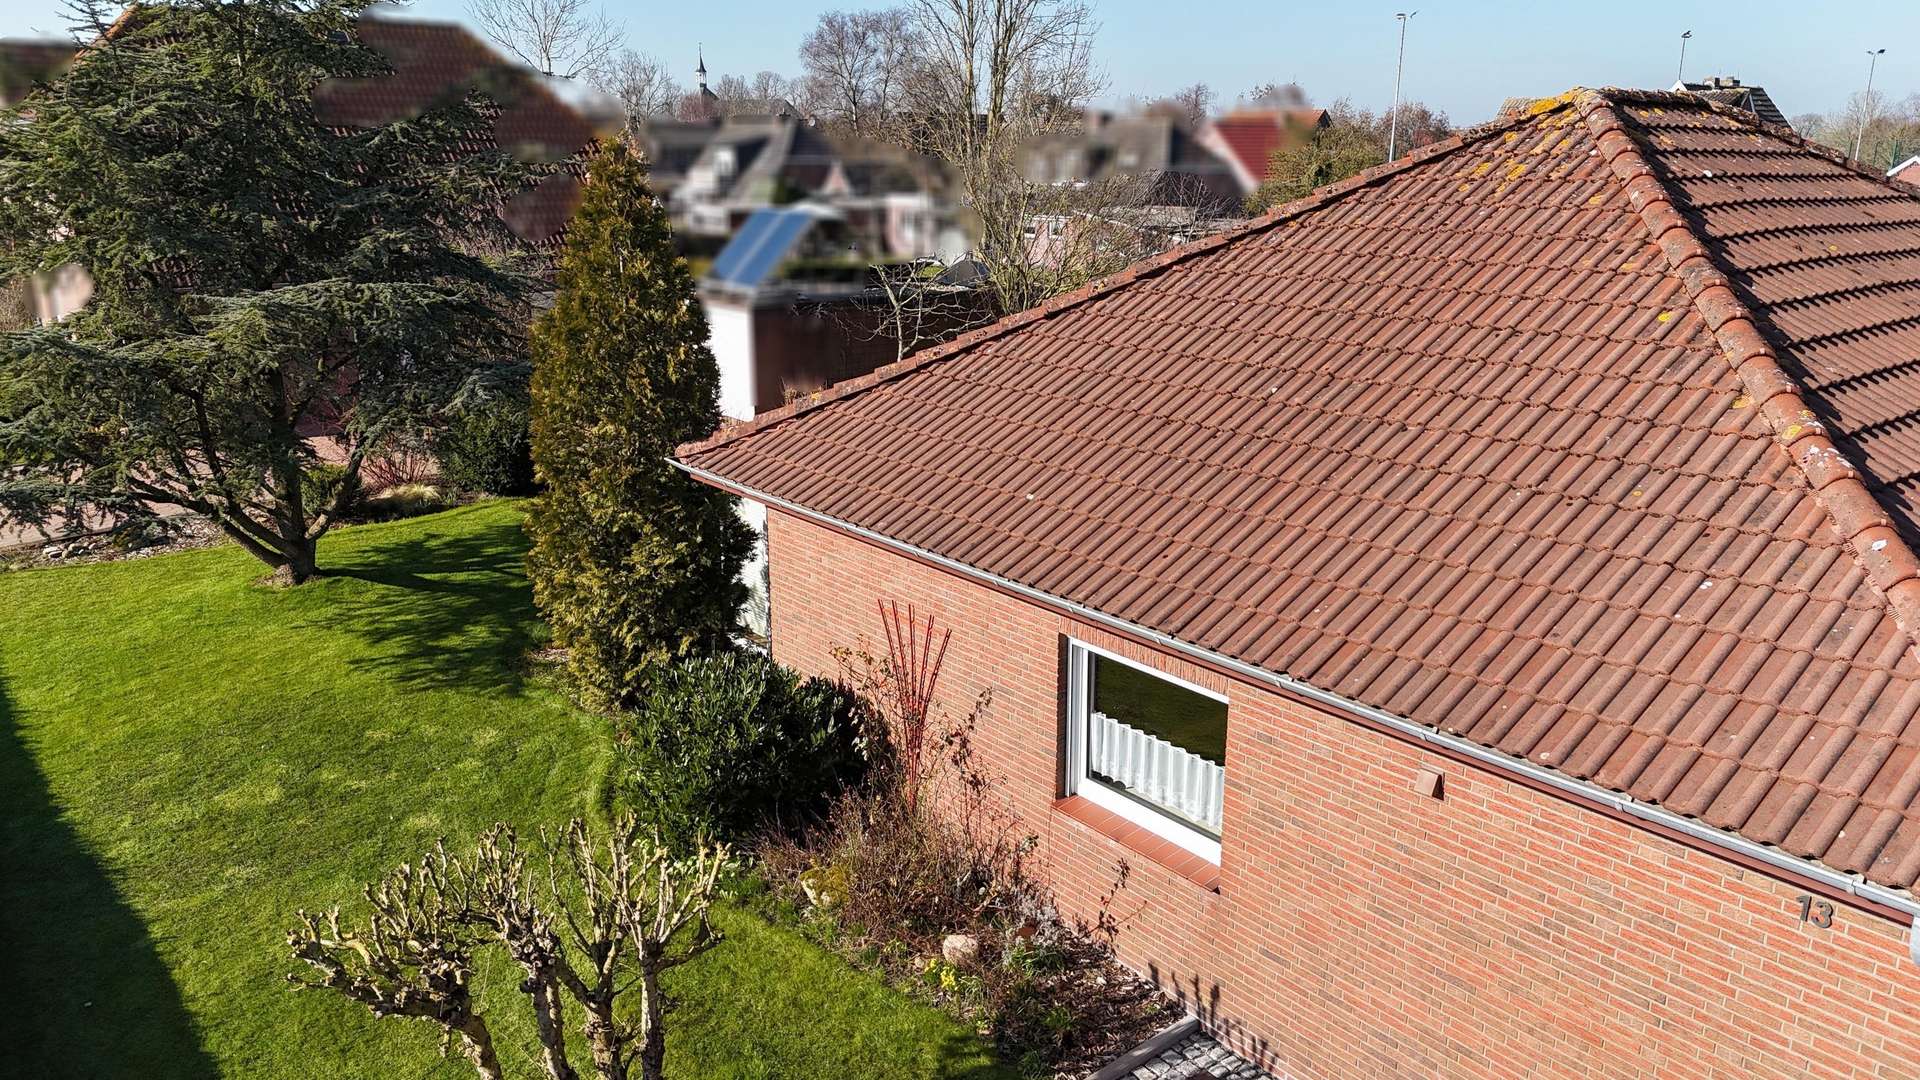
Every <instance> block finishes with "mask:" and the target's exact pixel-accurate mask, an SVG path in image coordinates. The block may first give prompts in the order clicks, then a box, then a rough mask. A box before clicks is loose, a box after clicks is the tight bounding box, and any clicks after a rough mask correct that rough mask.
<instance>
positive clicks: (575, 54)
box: [468, 0, 621, 81]
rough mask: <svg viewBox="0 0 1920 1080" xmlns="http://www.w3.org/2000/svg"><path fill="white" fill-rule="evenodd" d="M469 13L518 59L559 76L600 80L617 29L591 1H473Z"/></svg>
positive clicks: (616, 42) (615, 45) (617, 42)
mask: <svg viewBox="0 0 1920 1080" xmlns="http://www.w3.org/2000/svg"><path fill="white" fill-rule="evenodd" d="M468 13H469V14H471V15H472V16H473V21H474V22H475V23H476V24H478V25H479V27H480V29H481V31H482V32H483V33H485V34H486V35H487V37H488V38H489V39H490V40H492V41H493V43H494V44H496V45H499V46H500V47H501V48H503V49H505V50H507V51H508V52H510V53H512V54H513V55H514V56H515V57H516V58H518V59H519V60H520V62H521V63H523V64H526V65H527V66H528V67H530V68H532V69H534V70H535V71H539V72H542V73H544V74H547V75H554V76H558V77H560V78H563V79H577V78H582V77H595V78H596V81H599V80H600V79H604V77H605V72H606V71H607V70H608V68H609V67H610V66H611V65H612V61H613V56H614V50H615V49H617V48H618V47H619V45H620V37H621V32H620V29H619V28H618V27H616V26H614V25H613V23H611V22H609V21H608V20H607V17H606V15H605V14H604V13H603V12H601V11H599V10H597V9H596V8H595V6H594V5H592V3H591V2H590V0H473V3H472V5H471V6H470V7H469V8H468Z"/></svg>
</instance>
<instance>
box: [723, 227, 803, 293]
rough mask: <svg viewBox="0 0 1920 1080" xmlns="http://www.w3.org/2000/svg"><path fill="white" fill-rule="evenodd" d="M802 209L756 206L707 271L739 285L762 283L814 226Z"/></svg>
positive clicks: (746, 286)
mask: <svg viewBox="0 0 1920 1080" xmlns="http://www.w3.org/2000/svg"><path fill="white" fill-rule="evenodd" d="M813 220H814V215H812V214H810V213H808V212H807V211H805V210H755V211H754V212H753V213H752V214H750V215H748V217H747V220H746V222H745V223H744V224H742V225H741V226H740V231H739V232H737V233H735V234H734V237H733V239H732V240H731V241H729V242H728V243H727V246H726V247H725V248H724V249H722V250H721V252H720V257H719V258H717V259H715V260H714V261H713V269H712V270H711V271H709V274H710V276H711V277H713V278H714V279H715V280H718V281H722V282H725V283H726V284H728V285H735V286H739V287H741V288H749V289H750V288H753V287H755V286H757V285H760V284H763V283H765V282H766V281H767V280H768V279H769V278H771V277H772V276H773V275H774V272H775V271H777V270H779V269H780V264H781V263H783V262H785V261H786V259H787V256H788V255H789V254H791V253H792V251H793V248H794V245H795V244H797V243H799V241H800V238H801V237H802V236H805V235H806V233H807V230H808V229H809V228H811V227H812V226H813Z"/></svg>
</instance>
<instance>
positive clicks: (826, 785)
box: [609, 653, 865, 845]
mask: <svg viewBox="0 0 1920 1080" xmlns="http://www.w3.org/2000/svg"><path fill="white" fill-rule="evenodd" d="M615 727H616V734H617V736H618V738H617V740H616V745H617V751H616V759H615V762H614V766H613V769H614V771H613V775H612V778H611V783H610V785H609V786H610V789H611V796H612V798H613V801H614V802H615V804H616V805H617V806H618V807H620V808H621V809H630V810H632V811H634V812H635V813H636V814H638V815H639V816H640V818H641V820H642V821H644V822H647V823H649V824H651V825H654V826H655V827H657V828H659V830H660V832H661V836H662V837H663V838H664V839H665V840H666V841H667V842H668V843H670V844H674V845H685V844H688V843H690V842H691V841H693V840H694V839H695V838H697V837H706V838H709V839H713V840H723V841H729V842H732V841H739V840H743V839H747V838H749V837H750V836H752V835H753V833H754V832H755V831H756V830H758V829H761V828H763V827H765V826H767V825H769V824H775V825H786V826H789V827H791V826H793V825H796V824H799V823H801V822H803V821H806V820H810V819H811V818H812V817H814V816H815V815H817V814H819V813H820V812H821V811H822V810H824V809H825V808H826V805H827V802H828V800H829V799H830V798H832V796H833V795H834V794H836V793H837V792H839V791H840V790H842V789H843V788H844V787H845V786H846V785H847V784H848V783H849V782H850V781H852V780H854V779H856V778H857V777H858V776H859V775H860V772H861V769H862V766H863V764H864V757H863V754H862V747H863V740H862V738H861V736H862V733H863V731H864V727H865V718H864V714H863V712H862V707H861V705H860V703H859V700H858V699H857V698H855V697H854V696H853V695H852V694H850V693H848V692H846V691H845V690H843V689H842V688H840V687H839V686H836V685H835V684H834V683H832V682H831V681H829V680H826V679H820V678H810V679H805V680H802V679H800V678H799V677H798V676H796V675H795V674H794V673H793V672H792V671H790V670H788V669H786V668H784V667H781V666H780V665H778V664H775V663H774V662H773V661H771V660H769V659H767V658H766V657H763V656H760V655H759V654H756V653H723V654H720V655H717V656H710V657H698V658H693V659H688V660H683V661H680V662H678V663H675V664H673V665H671V666H668V667H666V668H664V669H662V670H660V671H658V672H657V673H655V675H654V676H653V677H652V678H650V679H649V680H648V682H647V687H646V690H645V691H644V692H643V693H642V694H640V695H639V697H638V700H637V702H636V704H635V707H634V708H633V710H632V711H630V712H625V713H621V714H620V715H619V717H618V719H617V720H616V721H615Z"/></svg>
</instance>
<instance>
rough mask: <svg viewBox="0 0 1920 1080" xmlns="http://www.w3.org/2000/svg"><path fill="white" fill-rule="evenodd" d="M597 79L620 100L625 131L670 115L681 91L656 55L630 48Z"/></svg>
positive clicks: (682, 92) (678, 104)
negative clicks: (624, 119) (625, 126)
mask: <svg viewBox="0 0 1920 1080" xmlns="http://www.w3.org/2000/svg"><path fill="white" fill-rule="evenodd" d="M598 81H599V85H600V89H602V90H604V91H606V93H607V94H608V95H610V96H611V97H612V98H613V99H614V100H615V101H618V102H619V103H620V110H621V112H622V113H623V114H624V115H625V117H626V121H627V130H628V131H629V132H632V131H637V130H638V129H639V127H640V126H641V125H642V124H644V123H645V122H646V121H648V120H650V119H653V118H655V117H668V116H672V115H674V112H675V110H677V109H678V108H679V107H680V99H681V98H682V97H683V96H684V94H685V91H683V90H682V89H681V87H680V84H679V83H677V82H675V81H674V79H673V76H672V75H671V74H670V73H669V72H668V69H667V66H666V65H665V64H662V63H661V62H660V61H659V59H658V58H656V57H653V56H648V55H646V54H645V53H639V52H635V51H634V50H632V49H627V50H625V51H623V52H622V53H621V54H620V55H619V56H618V57H616V58H614V60H613V61H612V62H611V63H610V64H608V65H607V68H606V70H605V71H604V72H603V73H602V74H601V76H600V78H599V80H598Z"/></svg>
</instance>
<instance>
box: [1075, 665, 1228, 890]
mask: <svg viewBox="0 0 1920 1080" xmlns="http://www.w3.org/2000/svg"><path fill="white" fill-rule="evenodd" d="M1226 761H1227V699H1226V698H1224V697H1222V696H1220V695H1219V694H1215V693H1213V692H1211V691H1208V690H1203V689H1201V688H1200V687H1198V686H1195V685H1193V684H1192V683H1189V682H1185V681H1183V680H1180V679H1176V678H1174V677H1173V676H1171V675H1166V674H1163V673H1161V672H1157V671H1153V670H1151V669H1149V668H1147V667H1144V666H1142V665H1140V664H1136V663H1134V662H1133V661H1131V660H1123V659H1121V658H1120V657H1118V656H1115V655H1113V654H1112V653H1108V652H1105V651H1103V650H1101V649H1098V648H1095V647H1094V646H1091V645H1087V644H1084V643H1082V642H1078V641H1073V642H1070V643H1069V648H1068V653H1067V770H1066V772H1067V794H1070V795H1079V796H1081V797H1082V798H1084V799H1086V800H1087V801H1088V802H1091V803H1095V804H1098V805H1099V806H1102V807H1105V808H1106V809H1108V810H1111V811H1112V812H1114V813H1116V814H1119V815H1120V816H1122V817H1124V818H1126V819H1128V820H1129V821H1132V822H1133V823H1134V824H1136V825H1139V826H1140V827H1141V828H1144V829H1146V830H1147V831H1149V832H1151V833H1154V834H1155V835H1157V836H1162V837H1165V838H1166V839H1168V840H1172V841H1173V842H1174V843H1176V844H1179V845H1180V846H1181V847H1184V848H1186V849H1187V850H1188V851H1191V852H1193V853H1194V854H1196V855H1199V856H1201V857H1203V858H1205V859H1207V860H1209V861H1211V862H1219V861H1220V808H1221V795H1222V793H1223V792H1224V791H1225V789H1226V772H1227V770H1226Z"/></svg>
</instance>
